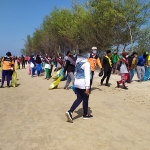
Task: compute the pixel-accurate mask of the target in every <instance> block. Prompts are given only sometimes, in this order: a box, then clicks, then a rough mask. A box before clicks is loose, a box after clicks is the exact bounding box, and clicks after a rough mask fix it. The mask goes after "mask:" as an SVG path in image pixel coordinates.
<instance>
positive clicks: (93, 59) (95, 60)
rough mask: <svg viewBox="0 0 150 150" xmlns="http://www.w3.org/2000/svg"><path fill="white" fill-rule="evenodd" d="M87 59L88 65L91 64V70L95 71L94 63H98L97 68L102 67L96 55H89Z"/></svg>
mask: <svg viewBox="0 0 150 150" xmlns="http://www.w3.org/2000/svg"><path fill="white" fill-rule="evenodd" d="M88 61H89V63H90V66H91V71H95V69H96V65H98V66H99V68H102V64H101V62H100V59H99V58H98V56H97V55H96V56H95V57H92V56H90V57H89V58H88Z"/></svg>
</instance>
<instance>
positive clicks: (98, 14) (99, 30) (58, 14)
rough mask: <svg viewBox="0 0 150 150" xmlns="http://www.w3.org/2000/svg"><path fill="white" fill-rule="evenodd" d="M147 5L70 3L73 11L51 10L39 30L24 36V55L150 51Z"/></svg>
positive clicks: (104, 0)
mask: <svg viewBox="0 0 150 150" xmlns="http://www.w3.org/2000/svg"><path fill="white" fill-rule="evenodd" d="M149 17H150V2H148V1H147V0H88V1H86V2H85V3H83V4H80V2H79V1H77V0H72V8H71V9H67V8H62V9H58V8H56V7H54V9H53V11H52V12H50V14H49V15H47V16H45V18H44V19H43V22H42V24H41V25H40V27H38V28H36V29H35V31H34V33H33V34H32V35H27V38H26V40H25V45H24V48H23V49H21V53H22V54H25V55H30V54H31V53H35V54H39V53H40V54H43V55H44V54H51V55H55V54H57V53H63V52H65V51H66V50H73V49H78V48H81V49H84V50H85V51H89V50H90V48H91V47H92V46H97V47H98V50H99V51H106V50H108V49H111V50H115V51H117V52H119V50H120V49H128V50H130V51H134V50H137V51H139V52H142V51H145V50H150V44H149V43H150V42H149V40H150V26H148V23H149Z"/></svg>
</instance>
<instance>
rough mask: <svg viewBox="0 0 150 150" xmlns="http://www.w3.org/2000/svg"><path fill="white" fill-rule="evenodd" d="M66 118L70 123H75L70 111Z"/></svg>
mask: <svg viewBox="0 0 150 150" xmlns="http://www.w3.org/2000/svg"><path fill="white" fill-rule="evenodd" d="M66 117H67V119H68V122H70V123H73V119H72V113H71V112H70V111H67V112H66Z"/></svg>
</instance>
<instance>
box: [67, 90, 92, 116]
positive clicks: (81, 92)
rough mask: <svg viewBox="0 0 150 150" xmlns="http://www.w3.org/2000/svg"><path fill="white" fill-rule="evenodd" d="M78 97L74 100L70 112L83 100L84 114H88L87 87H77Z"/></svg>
mask: <svg viewBox="0 0 150 150" xmlns="http://www.w3.org/2000/svg"><path fill="white" fill-rule="evenodd" d="M76 94H77V99H76V100H75V101H74V103H73V105H72V106H71V108H70V110H69V111H70V112H72V113H73V112H74V110H75V109H76V108H77V107H78V106H79V105H80V103H81V102H82V101H83V113H84V115H87V114H88V100H89V96H88V95H86V94H85V89H78V88H76Z"/></svg>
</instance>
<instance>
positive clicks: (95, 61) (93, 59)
mask: <svg viewBox="0 0 150 150" xmlns="http://www.w3.org/2000/svg"><path fill="white" fill-rule="evenodd" d="M88 61H89V63H90V66H91V80H90V92H91V87H92V84H93V77H94V71H95V69H96V65H98V66H99V68H100V69H102V65H101V62H100V59H99V57H98V56H97V47H92V50H91V53H90V56H89V58H88Z"/></svg>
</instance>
